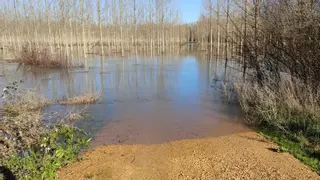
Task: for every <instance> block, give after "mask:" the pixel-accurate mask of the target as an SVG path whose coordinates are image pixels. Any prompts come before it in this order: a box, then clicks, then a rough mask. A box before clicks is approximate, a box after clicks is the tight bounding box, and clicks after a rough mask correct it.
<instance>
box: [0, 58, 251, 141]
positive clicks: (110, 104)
mask: <svg viewBox="0 0 320 180" xmlns="http://www.w3.org/2000/svg"><path fill="white" fill-rule="evenodd" d="M88 58H89V60H88V62H89V72H85V71H84V69H81V68H79V69H68V70H43V69H42V70H39V69H28V68H26V67H19V66H18V65H17V64H15V63H7V62H2V64H1V66H2V67H1V68H0V86H1V87H2V86H5V84H6V83H8V82H12V81H14V80H18V79H23V80H24V83H23V86H24V88H34V87H36V89H37V90H39V91H40V92H42V93H43V94H44V95H45V96H46V97H48V98H49V99H50V100H59V99H63V98H67V97H74V96H76V95H79V94H82V93H85V92H97V91H100V92H101V94H102V96H101V99H100V100H99V102H98V103H97V104H93V105H89V106H87V107H86V111H85V112H86V113H87V114H88V118H86V119H85V120H79V121H76V122H75V125H76V126H78V127H80V128H82V129H84V130H85V131H87V132H89V133H90V134H91V135H92V136H93V137H94V140H93V143H92V147H95V146H97V145H102V144H124V143H125V144H136V143H139V144H140V143H143V144H149V143H161V142H166V141H172V140H179V139H190V138H203V137H213V136H221V135H228V134H233V133H236V132H243V131H249V129H248V128H246V127H245V126H244V125H243V124H242V116H241V111H240V107H239V105H238V104H236V103H235V101H232V98H234V97H233V96H234V95H233V94H228V93H225V89H226V86H227V85H225V83H226V84H228V83H229V82H231V81H234V80H236V79H237V77H239V76H240V74H239V71H237V69H239V67H238V65H237V63H236V62H232V61H229V62H228V66H227V68H226V69H225V64H224V61H219V62H217V61H215V60H208V58H206V56H205V55H202V56H198V55H197V54H188V55H185V56H164V57H143V56H130V57H124V58H122V57H100V56H89V57H88ZM75 61H76V59H75ZM223 80H225V81H223ZM223 82H225V83H223ZM230 100H231V101H230ZM82 108H84V106H61V105H53V106H50V107H49V108H47V109H46V110H45V111H46V114H47V115H48V114H49V115H48V117H50V112H55V111H58V112H61V114H64V113H68V112H69V111H70V110H74V109H82ZM48 121H50V118H48Z"/></svg>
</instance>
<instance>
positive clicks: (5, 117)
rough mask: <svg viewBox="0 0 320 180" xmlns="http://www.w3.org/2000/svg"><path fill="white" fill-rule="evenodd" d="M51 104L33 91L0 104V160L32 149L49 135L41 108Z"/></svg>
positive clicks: (9, 97)
mask: <svg viewBox="0 0 320 180" xmlns="http://www.w3.org/2000/svg"><path fill="white" fill-rule="evenodd" d="M49 104H50V102H49V101H48V100H47V99H46V98H44V97H43V96H40V95H39V94H38V93H36V92H35V91H33V90H29V91H24V92H18V93H15V94H13V95H10V96H8V97H6V99H5V101H4V102H3V103H1V104H0V109H1V110H0V111H1V112H2V117H1V119H0V152H1V153H0V159H2V158H4V157H7V156H8V155H10V154H13V153H17V152H19V151H21V150H23V149H26V148H28V147H30V146H31V145H32V144H34V143H35V142H36V141H37V140H38V139H39V138H40V137H41V136H42V135H43V134H45V133H47V130H48V129H47V128H46V127H45V126H44V124H43V117H42V114H41V108H42V107H44V106H47V105H49Z"/></svg>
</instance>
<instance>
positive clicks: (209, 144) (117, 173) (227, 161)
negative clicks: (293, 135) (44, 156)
mask: <svg viewBox="0 0 320 180" xmlns="http://www.w3.org/2000/svg"><path fill="white" fill-rule="evenodd" d="M272 148H277V146H276V145H275V144H273V143H270V142H268V141H266V140H265V139H264V138H263V137H261V136H260V135H258V134H256V133H253V132H248V133H241V134H235V135H231V136H223V137H217V138H207V139H193V140H181V141H175V142H168V143H163V144H154V145H106V146H101V147H98V148H96V149H94V150H92V151H90V152H88V153H86V154H85V155H84V156H83V158H84V160H83V161H79V162H76V163H74V164H71V165H69V166H67V167H64V168H62V169H61V170H60V172H59V175H58V176H59V179H61V180H68V179H70V180H74V179H77V180H78V179H101V180H104V179H134V180H136V179H137V180H140V179H145V180H153V179H164V180H167V179H208V180H209V179H210V180H212V179H260V180H261V179H284V180H288V179H297V180H303V179H320V177H319V176H318V175H317V174H316V173H315V172H313V171H312V170H310V169H309V168H308V167H306V166H305V165H303V164H302V163H300V162H299V161H298V160H297V159H295V158H294V157H292V156H291V155H290V154H288V153H277V152H274V151H272V150H270V149H272Z"/></svg>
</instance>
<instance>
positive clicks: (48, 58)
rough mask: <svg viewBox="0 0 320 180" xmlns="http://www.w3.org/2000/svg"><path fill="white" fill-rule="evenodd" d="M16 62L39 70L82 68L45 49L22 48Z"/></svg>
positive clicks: (61, 55) (62, 55) (63, 56)
mask: <svg viewBox="0 0 320 180" xmlns="http://www.w3.org/2000/svg"><path fill="white" fill-rule="evenodd" d="M18 62H19V63H21V64H25V65H31V66H37V67H41V68H69V67H83V65H81V64H75V63H74V62H73V61H70V59H69V58H68V57H67V56H66V55H64V54H50V53H49V51H48V50H46V49H36V48H34V47H33V48H31V50H30V49H28V48H23V50H22V51H21V52H20V57H19V58H18Z"/></svg>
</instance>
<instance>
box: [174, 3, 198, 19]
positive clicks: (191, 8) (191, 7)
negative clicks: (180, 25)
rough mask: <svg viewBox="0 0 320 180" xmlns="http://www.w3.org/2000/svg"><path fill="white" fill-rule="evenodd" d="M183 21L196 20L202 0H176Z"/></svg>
mask: <svg viewBox="0 0 320 180" xmlns="http://www.w3.org/2000/svg"><path fill="white" fill-rule="evenodd" d="M177 1H178V6H179V7H178V8H179V9H180V13H181V15H182V20H183V22H186V23H190V22H196V21H197V20H198V18H199V16H200V13H201V8H202V0H177Z"/></svg>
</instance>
